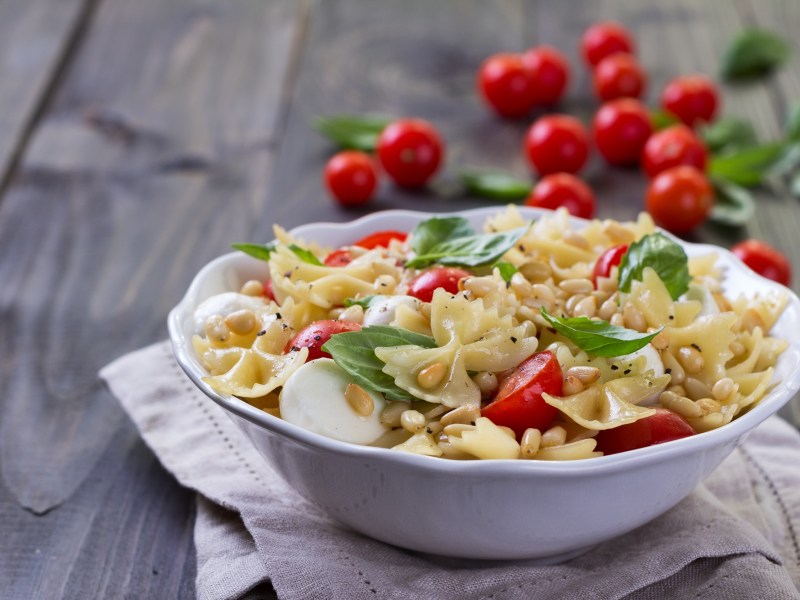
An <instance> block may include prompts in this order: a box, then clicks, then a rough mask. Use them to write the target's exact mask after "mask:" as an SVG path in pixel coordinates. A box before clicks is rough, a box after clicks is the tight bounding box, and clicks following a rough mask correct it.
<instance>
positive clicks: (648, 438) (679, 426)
mask: <svg viewBox="0 0 800 600" xmlns="http://www.w3.org/2000/svg"><path fill="white" fill-rule="evenodd" d="M655 410H656V414H654V415H652V416H650V417H645V418H644V419H639V420H638V421H634V422H633V423H628V424H627V425H620V426H619V427H614V429H605V430H603V431H601V432H600V433H598V434H597V437H596V438H595V439H596V440H597V450H599V451H600V452H603V453H604V454H617V453H618V452H627V451H628V450H636V449H637V448H646V447H647V446H653V445H655V444H662V443H664V442H671V441H672V440H679V439H681V438H685V437H689V436H690V435H694V429H692V427H691V426H690V425H689V423H687V422H686V421H685V420H684V418H683V417H682V416H680V415H679V414H677V413H674V412H672V411H671V410H667V409H666V408H656V409H655Z"/></svg>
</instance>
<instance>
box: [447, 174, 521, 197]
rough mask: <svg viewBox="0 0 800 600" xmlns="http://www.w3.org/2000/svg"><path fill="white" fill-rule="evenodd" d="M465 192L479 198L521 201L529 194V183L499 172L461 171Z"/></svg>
mask: <svg viewBox="0 0 800 600" xmlns="http://www.w3.org/2000/svg"><path fill="white" fill-rule="evenodd" d="M461 182H462V183H463V184H464V187H466V188H467V192H469V193H470V194H472V195H473V196H478V197H480V198H492V199H496V200H521V199H522V198H525V197H527V196H528V195H529V194H530V193H531V189H533V186H532V185H531V183H530V181H528V180H526V179H520V178H519V177H514V176H513V175H509V174H507V173H501V172H499V171H462V172H461Z"/></svg>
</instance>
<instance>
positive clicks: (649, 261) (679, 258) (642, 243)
mask: <svg viewBox="0 0 800 600" xmlns="http://www.w3.org/2000/svg"><path fill="white" fill-rule="evenodd" d="M645 267H650V268H651V269H654V270H655V272H656V273H658V276H659V277H660V278H661V281H663V282H664V285H665V286H666V288H667V291H669V295H670V296H671V297H672V299H673V300H677V299H678V298H679V297H680V296H681V294H683V293H684V292H686V290H688V289H689V282H690V281H691V280H692V277H691V275H689V258H688V257H687V256H686V252H685V251H684V250H683V248H681V246H680V245H679V244H676V243H675V242H673V241H672V240H671V239H669V238H668V237H667V236H665V235H664V234H662V233H651V234H648V235H646V236H644V237H643V238H642V239H641V240H639V241H638V242H634V243H632V244H631V245H630V246H629V247H628V251H627V252H626V253H625V254H623V255H622V261H621V262H620V265H619V289H620V290H622V291H623V292H630V291H631V284H632V283H633V280H634V279H636V280H639V281H641V279H642V273H643V272H644V269H645Z"/></svg>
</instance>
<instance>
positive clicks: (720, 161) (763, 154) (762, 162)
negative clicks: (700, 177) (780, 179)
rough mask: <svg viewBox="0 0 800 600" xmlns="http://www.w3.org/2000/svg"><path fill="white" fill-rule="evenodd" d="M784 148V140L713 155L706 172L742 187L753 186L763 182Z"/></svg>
mask: <svg viewBox="0 0 800 600" xmlns="http://www.w3.org/2000/svg"><path fill="white" fill-rule="evenodd" d="M785 150H786V143H785V142H771V143H769V144H762V145H760V146H752V147H750V148H744V149H741V150H736V151H733V152H728V153H725V154H722V155H720V156H715V157H713V158H712V159H711V164H710V165H709V166H708V174H709V175H711V176H712V177H718V178H722V179H727V180H728V181H730V182H732V183H735V184H738V185H741V186H744V187H755V186H757V185H760V184H761V183H762V182H763V180H764V177H765V175H767V173H768V172H769V171H770V169H771V168H772V167H773V166H774V165H775V163H776V162H777V161H778V160H779V159H780V158H781V157H782V156H783V154H784V152H785Z"/></svg>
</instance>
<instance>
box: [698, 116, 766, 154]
mask: <svg viewBox="0 0 800 600" xmlns="http://www.w3.org/2000/svg"><path fill="white" fill-rule="evenodd" d="M699 133H700V138H701V139H702V140H703V142H704V143H705V145H706V147H707V148H708V151H709V152H710V153H711V154H720V153H722V152H730V151H732V150H734V149H736V148H744V147H747V146H754V145H755V144H756V143H757V141H758V140H757V139H756V131H755V129H753V125H752V123H750V121H745V120H744V119H738V118H736V117H723V118H721V119H717V120H716V121H714V122H713V123H711V124H710V125H706V126H705V127H703V128H702V129H700V131H699Z"/></svg>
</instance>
